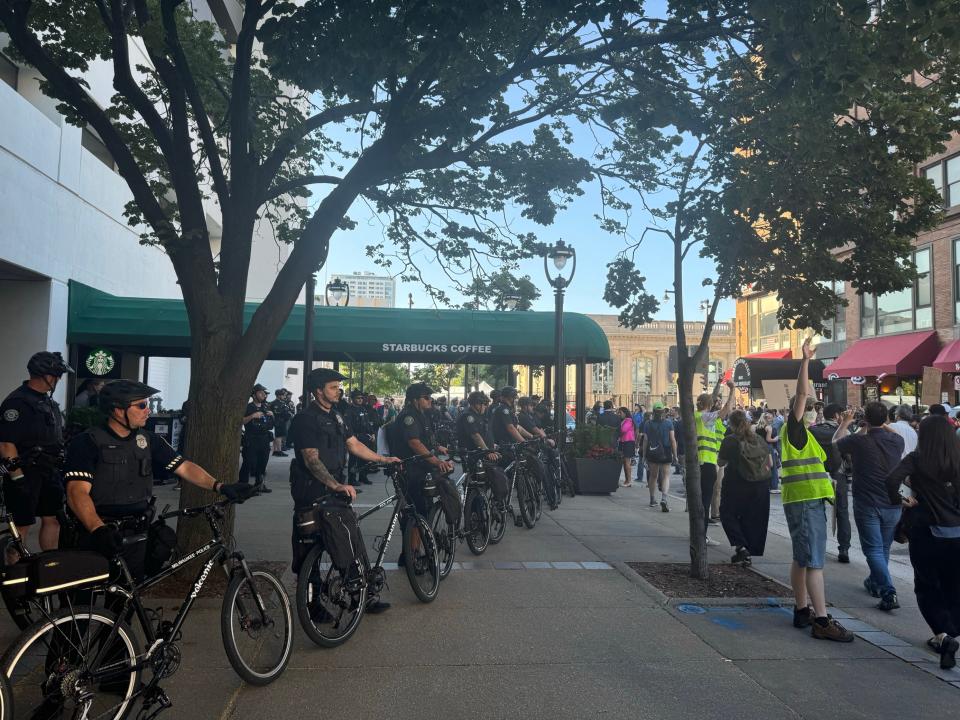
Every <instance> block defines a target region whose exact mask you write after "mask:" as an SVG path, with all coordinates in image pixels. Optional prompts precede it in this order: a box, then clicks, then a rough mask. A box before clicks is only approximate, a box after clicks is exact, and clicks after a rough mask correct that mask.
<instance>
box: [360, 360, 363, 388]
mask: <svg viewBox="0 0 960 720" xmlns="http://www.w3.org/2000/svg"><path fill="white" fill-rule="evenodd" d="M363 366H364V363H362V362H361V363H360V392H363V370H364V367H363Z"/></svg>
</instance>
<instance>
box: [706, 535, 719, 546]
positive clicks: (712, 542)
mask: <svg viewBox="0 0 960 720" xmlns="http://www.w3.org/2000/svg"><path fill="white" fill-rule="evenodd" d="M719 546H720V543H718V542H717V541H716V540H714V539H713V538H712V537H710V536H709V535H707V547H719Z"/></svg>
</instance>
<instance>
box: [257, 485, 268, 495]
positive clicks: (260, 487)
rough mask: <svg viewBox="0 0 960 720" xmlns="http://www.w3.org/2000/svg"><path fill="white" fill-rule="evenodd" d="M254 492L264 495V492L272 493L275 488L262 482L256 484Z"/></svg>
mask: <svg viewBox="0 0 960 720" xmlns="http://www.w3.org/2000/svg"><path fill="white" fill-rule="evenodd" d="M253 492H254V494H255V495H262V494H264V493H272V492H273V490H271V489H270V488H268V487H267V486H266V485H263V484H260V485H255V486H254V489H253Z"/></svg>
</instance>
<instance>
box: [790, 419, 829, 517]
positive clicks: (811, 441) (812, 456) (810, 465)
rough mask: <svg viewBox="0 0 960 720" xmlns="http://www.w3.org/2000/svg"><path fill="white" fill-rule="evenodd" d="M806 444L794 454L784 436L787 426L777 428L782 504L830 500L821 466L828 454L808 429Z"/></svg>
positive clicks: (826, 474)
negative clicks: (778, 433) (778, 431)
mask: <svg viewBox="0 0 960 720" xmlns="http://www.w3.org/2000/svg"><path fill="white" fill-rule="evenodd" d="M804 430H805V431H806V433H807V444H806V445H804V446H803V449H802V450H797V449H796V448H795V447H794V446H793V445H791V444H790V438H789V437H788V436H787V423H784V424H783V427H781V428H780V459H781V460H780V464H781V470H780V483H781V485H782V493H783V494H782V495H781V500H782V501H783V504H784V505H786V504H787V503H794V502H802V501H804V500H821V499H824V498H826V499H833V483H832V482H830V475H829V474H828V473H827V470H826V468H825V467H824V466H823V462H824V460H826V459H827V454H826V453H825V452H824V451H823V448H822V447H820V443H818V442H817V439H816V438H815V437H814V436H813V433H811V432H810V430H808V429H807V428H804Z"/></svg>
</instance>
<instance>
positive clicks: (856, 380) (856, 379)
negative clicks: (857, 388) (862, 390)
mask: <svg viewBox="0 0 960 720" xmlns="http://www.w3.org/2000/svg"><path fill="white" fill-rule="evenodd" d="M850 382H852V383H853V384H854V385H863V384H865V383H866V382H867V379H866V378H865V377H863V375H854V376H853V377H852V378H850Z"/></svg>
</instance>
